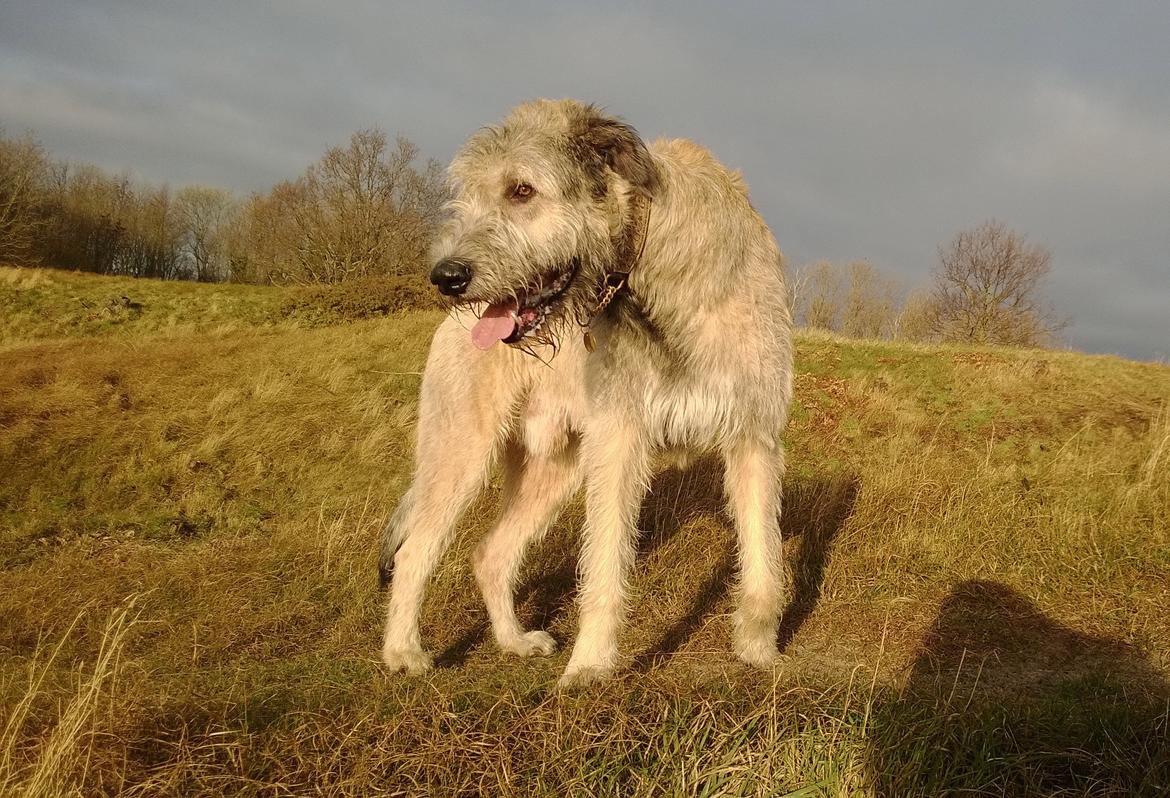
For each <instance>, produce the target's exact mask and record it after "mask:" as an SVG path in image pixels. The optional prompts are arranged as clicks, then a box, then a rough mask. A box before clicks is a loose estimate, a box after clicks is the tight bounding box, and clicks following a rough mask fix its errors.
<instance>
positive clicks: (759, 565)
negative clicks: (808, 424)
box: [724, 440, 784, 667]
mask: <svg viewBox="0 0 1170 798" xmlns="http://www.w3.org/2000/svg"><path fill="white" fill-rule="evenodd" d="M724 458H725V461H726V471H725V475H724V485H725V489H726V491H727V496H728V507H729V509H730V511H731V516H732V518H734V519H735V529H736V533H737V537H738V539H739V590H740V596H739V601H740V605H739V610H738V611H737V612H736V615H735V653H736V655H737V656H738V657H739V658H740V659H741V660H743V661H744V662H747V663H748V664H751V665H756V666H759V667H766V666H768V665H770V664H772V662H773V661H774V660H775V659H776V657H777V649H776V637H777V633H778V622H779V618H780V611H781V608H782V602H783V598H784V596H783V593H784V576H783V564H782V560H781V556H780V554H781V552H780V546H781V540H780V518H779V512H780V479H781V477H782V476H783V474H784V452H783V450H782V449H781V448H780V444H779V443H774V442H770V441H769V442H760V441H755V440H748V441H742V442H739V443H738V444H736V445H735V446H733V447H731V448H730V449H729V450H728V451H726V452H725V454H724Z"/></svg>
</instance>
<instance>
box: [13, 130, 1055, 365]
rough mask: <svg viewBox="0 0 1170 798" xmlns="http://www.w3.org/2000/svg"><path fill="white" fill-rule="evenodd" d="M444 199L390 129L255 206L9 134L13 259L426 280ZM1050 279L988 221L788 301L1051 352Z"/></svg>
mask: <svg viewBox="0 0 1170 798" xmlns="http://www.w3.org/2000/svg"><path fill="white" fill-rule="evenodd" d="M446 199H447V194H446V188H445V186H444V183H443V180H442V173H441V169H440V167H439V165H438V164H437V163H435V162H434V161H432V160H427V161H425V162H421V158H420V154H419V150H418V147H417V146H416V145H415V144H414V143H413V142H411V141H409V140H408V139H406V138H404V137H402V136H399V137H397V138H396V139H394V141H393V142H391V141H390V140H389V139H388V138H387V136H386V134H385V133H383V132H382V131H380V130H377V129H371V130H362V131H359V132H357V133H354V134H353V136H352V137H351V138H350V140H349V142H348V143H347V144H345V145H343V146H338V147H332V148H330V149H329V150H328V151H327V152H326V153H325V154H324V155H323V156H322V157H321V159H320V160H318V161H317V162H316V163H314V164H312V165H311V166H309V167H308V168H307V169H306V170H305V172H304V173H303V174H302V175H301V176H300V177H297V178H296V179H294V180H286V181H283V182H280V183H278V184H277V185H275V186H273V187H272V189H271V190H269V191H267V192H257V193H253V194H251V195H250V196H248V197H246V198H244V199H239V198H237V197H236V196H235V195H233V194H232V193H231V192H229V191H225V190H223V189H220V188H214V187H209V186H188V187H185V188H182V189H179V190H177V191H172V190H171V189H170V188H168V187H167V186H165V185H164V186H153V185H148V184H143V183H140V182H137V181H134V180H131V179H130V178H129V177H128V176H127V175H124V174H123V175H112V174H109V173H107V172H105V171H103V170H101V169H98V168H97V167H94V166H90V165H85V164H71V163H67V162H63V161H58V160H55V159H53V158H51V157H50V156H49V155H48V154H47V153H46V152H45V150H44V148H43V147H42V146H41V145H40V144H39V143H38V142H37V141H36V140H35V139H33V138H32V137H28V136H26V137H23V138H12V137H6V136H4V135H3V131H0V263H12V264H17V265H41V266H50V267H60V268H68V269H80V270H82V271H90V272H97V273H100V274H120V275H129V276H136V277H156V278H162V279H183V280H199V281H203V282H220V281H229V280H230V281H238V282H252V283H275V284H290V283H291V284H332V283H340V282H344V281H347V280H350V279H353V278H363V277H372V276H386V275H394V276H398V275H419V274H423V273H424V270H425V268H426V264H425V258H426V251H427V246H428V242H429V239H430V237H431V234H432V233H433V230H434V228H435V226H436V225H437V224H438V222H439V221H440V219H441V215H442V212H443V205H444V202H445V201H446ZM1050 267H1051V253H1050V252H1049V251H1048V250H1047V249H1045V248H1044V247H1042V246H1039V245H1036V244H1033V243H1030V242H1029V241H1028V240H1027V238H1026V237H1025V236H1023V235H1021V234H1020V233H1017V232H1015V231H1014V230H1011V229H1010V228H1008V227H1007V226H1006V225H1004V224H1003V223H1001V222H997V221H988V222H984V223H983V224H981V225H979V226H977V227H974V228H971V229H969V230H964V231H962V232H960V233H958V234H957V235H956V236H955V238H954V239H953V240H952V241H950V242H949V243H947V244H945V245H943V246H942V247H940V248H939V252H938V263H937V265H936V268H935V270H934V274H933V284H932V285H931V286H930V287H927V288H919V289H915V290H910V291H905V290H904V289H903V288H902V286H900V285H899V284H898V283H897V282H896V281H895V280H893V279H892V278H890V277H889V276H887V275H885V274H883V273H882V272H881V271H880V270H879V269H877V268H876V267H874V266H873V265H872V264H870V263H869V262H867V261H854V262H852V263H845V264H841V263H832V262H828V261H819V262H816V263H813V264H810V265H808V266H805V267H803V268H800V269H797V270H795V271H794V273H793V274H791V275H790V283H791V295H790V301H791V302H792V311H793V317H794V318H795V319H796V321H797V322H798V323H799V324H802V325H804V326H806V327H810V328H814V329H821V330H827V331H831V332H834V333H838V334H841V335H846V336H850V337H857V338H886V339H900V340H908V341H956V342H969V343H979V344H1003V345H1011V346H1046V345H1052V344H1053V343H1055V342H1056V336H1057V335H1058V333H1059V331H1060V330H1061V329H1062V327H1063V326H1064V322H1063V321H1061V320H1060V319H1058V318H1057V317H1056V316H1054V315H1053V313H1052V311H1051V310H1050V309H1049V308H1048V307H1047V306H1046V305H1044V303H1043V300H1042V290H1043V283H1044V280H1045V278H1046V277H1047V275H1048V273H1049V270H1050Z"/></svg>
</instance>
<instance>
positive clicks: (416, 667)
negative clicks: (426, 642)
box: [382, 648, 434, 674]
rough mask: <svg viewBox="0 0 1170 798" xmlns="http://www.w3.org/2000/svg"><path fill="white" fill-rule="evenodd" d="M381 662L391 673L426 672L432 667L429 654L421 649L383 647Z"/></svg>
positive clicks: (432, 663) (432, 662)
mask: <svg viewBox="0 0 1170 798" xmlns="http://www.w3.org/2000/svg"><path fill="white" fill-rule="evenodd" d="M382 662H383V663H385V665H386V667H387V668H388V669H389V670H390V672H391V673H398V672H399V671H406V672H407V673H410V674H419V673H426V672H427V671H429V670H430V669H431V668H433V667H434V661H433V660H432V659H431V655H430V654H428V653H427V652H425V651H423V650H422V649H413V650H412V649H403V648H383V649H382Z"/></svg>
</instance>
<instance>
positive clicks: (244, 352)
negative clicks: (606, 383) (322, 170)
mask: <svg viewBox="0 0 1170 798" xmlns="http://www.w3.org/2000/svg"><path fill="white" fill-rule="evenodd" d="M4 274H5V275H6V276H5V278H4V280H0V300H3V302H7V303H9V304H8V305H4V304H3V302H0V307H7V306H14V305H15V303H16V302H18V301H20V302H24V303H25V305H23V306H24V307H29V306H30V305H29V304H28V302H27V296H25V295H21V298H19V299H13V298H12V297H13V295H14V294H15V292H17V291H21V290H27V289H26V288H25V287H22V286H23V285H24V283H26V282H27V281H30V280H31V281H33V282H34V283H37V284H38V285H40V286H41V287H42V290H43V291H44V293H42V295H41V296H40V297H39V298H38V299H37V301H36V303H34V304H35V308H37V310H36V311H35V312H31V311H30V312H31V313H32V315H31V316H28V315H26V316H24V317H22V318H21V319H14V318H11V317H10V318H8V319H6V320H5V322H4V323H3V325H0V328H2V329H3V330H4V338H5V341H6V343H5V344H4V345H3V346H2V347H0V564H2V566H3V570H2V571H0V653H2V656H0V706H2V707H3V712H4V715H3V717H2V718H0V728H3V729H4V737H3V739H2V740H0V753H2V757H0V785H3V787H2V788H0V792H2V793H4V794H8V793H12V794H17V795H20V794H28V795H37V794H67V793H69V792H70V791H72V792H73V793H75V794H81V795H99V794H125V795H217V794H224V793H229V794H249V795H305V794H319V795H374V794H420V793H435V794H455V793H460V794H501V795H530V794H548V795H564V794H582V795H591V794H701V795H744V794H769V795H784V794H792V795H810V796H811V795H911V794H921V795H938V794H944V793H953V792H961V791H969V792H976V793H989V794H1011V795H1021V794H1045V795H1052V794H1069V795H1082V794H1104V795H1130V794H1137V795H1160V794H1165V793H1166V792H1167V791H1168V790H1170V736H1168V735H1170V732H1168V728H1170V709H1168V703H1170V657H1168V655H1167V653H1166V652H1167V651H1170V620H1168V616H1170V613H1167V608H1168V607H1170V532H1168V530H1170V477H1168V476H1167V474H1168V469H1167V465H1168V462H1170V412H1168V411H1167V399H1168V398H1170V369H1167V368H1165V367H1163V366H1157V365H1152V364H1139V363H1132V362H1127V361H1123V360H1120V359H1117V358H1111V357H1094V356H1087V355H1080V354H1073V353H1055V352H1043V351H1034V350H1016V351H1013V350H1001V349H978V350H975V349H963V348H956V347H922V346H906V345H894V344H886V343H868V342H857V341H845V340H840V339H836V338H832V337H827V336H823V335H808V336H802V337H801V338H800V339H799V342H798V347H799V352H798V369H799V372H800V374H799V377H798V380H797V389H798V390H797V395H798V406H797V408H796V411H795V414H794V417H793V421H792V424H791V427H790V429H789V431H788V441H789V447H790V458H789V460H790V469H789V477H788V480H787V483H786V489H785V495H786V503H785V513H784V520H783V525H784V529H785V533H786V543H787V546H786V559H787V561H788V564H789V568H790V572H791V574H792V580H793V583H792V588H793V598H792V602H791V605H790V606H789V608H788V611H787V612H786V613H785V617H784V621H783V624H782V628H781V631H780V634H781V640H782V643H783V644H784V649H785V653H786V658H785V661H784V663H783V665H782V666H781V667H780V668H778V669H777V670H776V672H775V673H758V672H755V671H751V670H748V669H745V668H743V667H741V666H739V665H738V664H736V663H735V661H734V659H733V658H732V656H731V655H730V622H729V612H730V609H731V607H732V600H731V597H730V596H729V595H728V592H729V580H730V578H731V575H732V564H733V560H732V558H731V549H730V545H731V541H732V537H733V535H732V532H731V530H730V528H729V527H728V525H727V523H726V521H725V519H724V518H723V517H722V515H721V514H720V510H719V508H720V504H721V502H722V497H721V495H720V487H719V477H718V475H717V473H716V471H715V469H714V468H713V464H712V463H710V462H700V463H698V464H697V465H696V466H695V468H693V469H692V470H690V471H689V472H687V473H685V474H679V473H675V472H669V473H667V474H664V475H662V476H661V477H660V478H658V479H657V480H656V481H655V484H654V486H653V491H652V494H651V496H650V498H649V499H648V501H647V503H646V506H645V508H644V512H643V515H642V519H641V524H640V528H641V529H643V530H645V532H644V534H643V538H642V540H641V547H640V557H639V565H638V572H637V582H636V589H635V596H634V599H633V600H634V607H635V609H634V612H633V614H632V618H631V623H630V625H629V628H628V630H627V633H626V636H625V640H624V644H623V645H624V650H625V651H627V652H630V655H631V656H630V661H629V663H628V669H627V670H626V671H625V672H624V673H623V675H622V676H621V677H620V678H619V679H618V680H617V681H615V682H614V683H613V684H611V685H608V686H607V687H605V688H604V689H602V690H600V691H597V692H593V693H588V694H585V695H579V696H564V697H561V696H556V695H554V694H553V693H552V692H551V687H552V684H553V682H554V681H555V678H556V674H557V673H558V671H559V669H560V668H562V667H563V665H564V656H565V655H564V654H558V655H557V656H556V657H554V658H553V659H552V660H551V661H531V660H524V661H518V660H515V659H512V658H510V657H507V656H504V655H502V654H499V653H498V652H496V651H495V650H494V648H493V647H492V645H491V642H490V635H489V634H487V630H486V614H485V612H484V610H483V608H482V606H481V604H480V602H479V599H478V596H477V595H476V594H475V593H474V591H473V590H472V589H471V584H472V581H471V577H470V572H469V568H468V565H467V555H468V552H469V548H470V545H471V541H473V540H474V539H475V537H476V536H477V535H478V534H479V533H481V532H482V531H483V530H484V529H485V528H486V527H487V526H488V525H489V524H490V523H491V519H492V515H493V512H494V506H495V500H496V496H495V493H494V492H489V494H488V495H486V496H485V497H484V499H483V500H482V501H480V502H479V503H478V504H477V505H476V506H475V507H474V508H473V510H472V512H471V515H470V517H469V518H468V519H467V521H466V523H465V524H464V525H463V527H462V532H461V535H460V538H459V541H458V543H457V544H456V546H455V549H454V551H453V552H452V554H451V555H450V556H449V557H448V558H447V559H446V560H445V561H444V563H443V566H442V568H441V570H440V574H439V577H438V581H437V584H436V585H435V586H434V588H433V589H432V590H431V592H430V594H429V598H428V603H427V607H426V613H425V615H424V635H425V636H426V638H427V641H428V644H429V645H430V647H432V648H433V649H435V650H436V651H437V652H439V653H440V657H439V663H440V666H441V667H439V668H438V669H437V670H436V671H435V672H434V673H433V674H431V675H429V676H427V677H426V678H423V679H401V678H399V679H392V678H390V677H388V676H386V675H385V674H384V673H383V672H382V671H381V669H380V668H379V665H378V662H377V649H378V635H379V632H380V602H381V597H380V596H379V595H378V593H377V590H376V578H375V567H374V561H375V546H376V539H377V534H378V529H379V527H380V525H381V523H382V522H383V520H384V518H385V517H386V516H387V514H388V513H389V512H390V510H391V509H392V508H393V504H394V501H395V500H396V498H397V496H398V495H399V494H400V493H401V492H402V491H403V490H404V489H405V486H406V481H407V479H408V476H409V474H408V468H409V462H410V457H409V455H410V445H411V435H412V422H413V416H414V412H415V399H416V392H417V386H418V379H419V378H418V371H419V370H420V368H421V365H422V361H423V358H424V356H425V350H426V346H427V343H428V341H429V335H430V332H431V330H432V329H433V328H434V325H435V324H436V323H437V321H438V319H439V315H438V314H436V313H411V314H404V315H400V316H396V317H392V318H387V319H382V320H370V321H362V322H357V323H353V324H347V325H341V326H332V327H318V328H313V329H306V328H301V327H297V326H295V325H291V324H288V323H278V324H271V323H269V322H268V321H267V319H269V318H271V317H270V316H269V315H267V311H265V312H264V313H260V312H258V311H256V308H259V307H263V308H279V307H280V306H281V303H282V302H283V301H284V294H283V293H282V292H280V291H278V290H276V289H254V288H247V289H235V288H217V289H216V290H217V291H221V292H225V295H226V298H224V299H222V300H221V301H219V304H217V305H216V308H218V309H222V308H224V307H227V306H229V305H230V303H231V302H238V303H240V304H239V307H241V308H247V309H248V310H246V311H245V310H241V312H240V314H239V315H238V316H237V317H234V318H233V317H231V316H222V315H220V314H221V313H222V310H216V311H215V313H213V314H211V316H210V317H202V316H201V315H200V314H201V312H202V310H203V308H202V307H201V303H202V302H203V301H204V300H205V299H206V297H207V296H208V295H206V294H204V293H201V291H200V290H198V289H199V288H200V287H191V286H170V285H163V284H156V283H148V282H143V283H141V284H138V283H136V284H135V286H140V287H137V288H136V293H137V294H138V295H142V296H146V295H148V294H149V295H151V296H156V297H158V298H156V299H154V300H152V303H153V304H155V305H161V304H166V306H167V307H170V308H172V309H173V310H172V311H171V312H172V313H173V314H174V315H175V317H176V318H179V319H181V320H182V323H181V324H180V323H177V324H175V325H172V326H171V328H170V329H168V330H167V331H165V334H160V326H159V325H158V324H155V323H154V322H153V321H151V319H150V317H149V315H148V314H144V316H143V318H141V319H129V320H127V321H126V322H124V323H120V325H119V326H118V328H117V329H116V330H110V329H107V328H105V327H99V328H91V327H87V326H85V325H84V324H82V325H80V326H78V325H74V327H76V329H74V328H71V327H69V326H68V325H66V326H62V324H61V322H60V319H59V318H56V317H54V316H53V314H54V313H56V312H57V311H56V310H54V308H57V307H65V306H67V305H69V303H70V300H69V299H68V297H66V298H65V299H60V296H59V295H58V294H59V293H60V292H58V293H57V294H55V293H54V290H55V289H54V288H53V286H59V285H62V284H65V283H63V282H61V281H62V280H64V278H59V277H58V276H57V274H55V273H54V274H52V275H49V276H48V277H44V276H38V275H39V273H37V272H20V273H18V274H16V276H11V275H12V272H11V271H9V272H5V273H4ZM44 281H48V282H44ZM67 284H68V286H69V288H68V290H66V293H68V292H69V291H74V292H76V291H78V290H83V291H88V292H90V293H91V294H93V295H96V296H102V295H105V294H113V293H120V292H123V289H122V288H121V287H115V288H113V289H111V288H110V286H109V284H107V283H104V282H103V279H102V278H87V277H81V276H74V275H69V276H68V282H67ZM46 286H48V287H46ZM62 290H65V289H62ZM236 290H239V291H240V292H241V294H240V295H239V296H238V297H235V298H233V297H232V292H233V291H236ZM5 292H8V294H5ZM55 297H56V300H60V304H58V303H57V301H56V300H55ZM38 314H39V317H38ZM258 320H259V321H258ZM580 521H581V515H580V508H579V507H573V508H571V509H570V511H569V513H568V514H567V515H566V517H565V518H564V519H562V521H561V522H560V523H559V524H558V525H557V526H556V528H555V529H554V531H553V533H552V534H551V535H550V537H549V539H548V540H547V541H546V542H545V543H543V544H542V545H541V547H540V548H539V550H538V551H537V552H536V553H535V555H534V556H533V557H532V559H531V562H530V563H529V565H528V567H527V569H526V576H525V578H524V580H523V587H522V589H521V596H520V608H521V615H522V617H523V618H524V619H525V620H526V622H528V623H530V624H533V625H539V626H542V627H547V628H549V629H550V630H551V631H552V633H553V634H554V636H556V637H557V638H558V639H559V640H560V641H561V642H562V643H565V642H568V641H570V640H571V638H572V635H573V634H574V630H575V620H574V609H573V593H572V590H573V569H574V566H575V556H576V535H577V531H578V529H579V528H580ZM131 600H133V610H132V613H131V615H132V617H133V618H134V619H135V621H134V623H132V624H130V623H128V620H127V619H128V618H129V617H130V616H127V615H126V614H125V613H126V612H127V611H128V610H127V608H128V607H129V603H128V602H130V601H131ZM111 617H114V618H115V619H118V618H121V619H122V620H121V621H120V622H117V623H115V624H114V625H113V626H110V625H109V622H108V619H110V618H111ZM50 652H56V653H55V655H53V656H52V657H51V658H50V656H49V655H50ZM115 665H116V667H115ZM115 672H116V674H117V678H116V679H114V678H113V674H114V673H115ZM63 741H72V744H71V745H66V744H65V742H63ZM40 785H51V789H50V790H49V792H48V793H46V792H45V791H44V789H42V787H41V786H40ZM38 790H39V792H38Z"/></svg>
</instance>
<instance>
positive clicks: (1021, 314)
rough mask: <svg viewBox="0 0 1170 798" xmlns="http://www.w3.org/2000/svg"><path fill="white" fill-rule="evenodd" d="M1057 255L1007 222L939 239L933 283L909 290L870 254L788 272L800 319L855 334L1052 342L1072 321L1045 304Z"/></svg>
mask: <svg viewBox="0 0 1170 798" xmlns="http://www.w3.org/2000/svg"><path fill="white" fill-rule="evenodd" d="M1051 261H1052V255H1051V253H1050V252H1049V251H1048V250H1047V249H1046V248H1045V247H1043V246H1040V245H1038V244H1033V243H1031V242H1029V241H1028V240H1027V238H1026V237H1025V236H1023V235H1022V234H1020V233H1017V232H1016V231H1014V230H1011V229H1010V228H1008V227H1007V226H1006V225H1005V224H1003V223H1002V222H998V221H995V220H990V221H986V222H983V223H982V224H980V225H978V226H977V227H973V228H971V229H969V230H963V231H961V232H959V233H958V234H957V235H956V236H955V237H954V238H953V239H952V240H951V241H950V242H948V243H947V244H945V245H943V246H941V247H939V250H938V264H937V266H936V267H935V270H934V273H933V283H932V285H930V286H929V287H926V288H915V289H912V290H909V291H907V290H905V289H904V288H903V287H902V286H901V285H900V284H899V283H898V281H897V280H895V279H893V278H891V277H889V276H887V275H885V274H883V273H882V272H881V271H880V270H879V269H878V268H876V267H875V266H873V265H872V264H870V263H869V262H868V261H864V260H859V261H853V262H851V263H844V264H842V263H833V262H831V261H823V260H822V261H817V262H816V263H812V264H809V265H807V266H805V267H803V268H800V269H797V270H795V272H794V273H793V275H792V276H791V279H790V289H791V294H790V301H791V303H792V308H791V309H792V314H793V318H794V319H795V320H796V321H797V323H798V324H800V325H802V326H804V327H808V328H812V329H819V330H825V331H828V332H833V333H837V334H840V335H845V336H848V337H851V338H878V339H890V340H903V341H920V342H956V343H975V344H998V345H1003V346H1033V347H1034V346H1053V345H1055V344H1056V343H1057V342H1058V336H1059V334H1060V332H1061V330H1063V329H1064V327H1065V326H1066V325H1067V322H1066V321H1065V320H1064V319H1061V318H1059V317H1057V316H1056V315H1055V314H1054V313H1053V311H1052V309H1051V308H1050V307H1048V306H1047V305H1046V304H1045V303H1044V301H1043V296H1042V289H1043V283H1044V280H1045V278H1046V277H1047V276H1048V273H1049V270H1050V268H1051Z"/></svg>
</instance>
